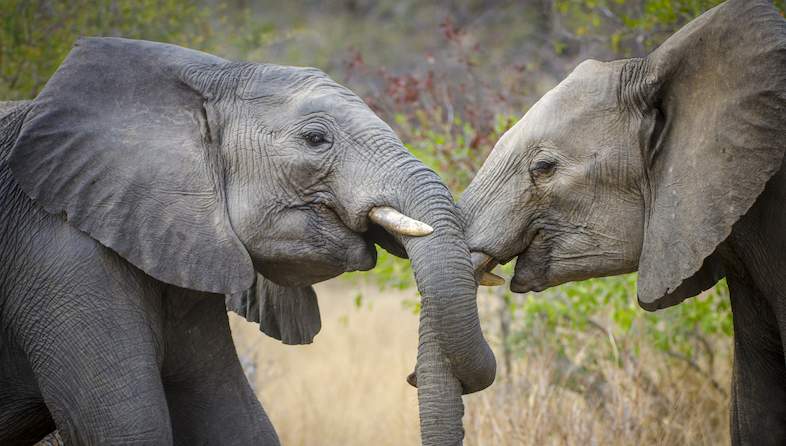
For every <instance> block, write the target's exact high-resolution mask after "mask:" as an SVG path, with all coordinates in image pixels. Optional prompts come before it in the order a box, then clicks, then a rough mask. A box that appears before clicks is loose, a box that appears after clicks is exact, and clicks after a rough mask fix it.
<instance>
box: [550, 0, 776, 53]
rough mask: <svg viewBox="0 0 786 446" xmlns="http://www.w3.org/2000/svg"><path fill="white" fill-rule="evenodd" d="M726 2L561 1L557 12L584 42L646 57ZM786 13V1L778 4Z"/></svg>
mask: <svg viewBox="0 0 786 446" xmlns="http://www.w3.org/2000/svg"><path fill="white" fill-rule="evenodd" d="M722 1H723V0H637V1H633V0H557V1H556V8H557V11H558V12H559V14H560V15H561V16H563V18H564V20H565V21H566V22H567V26H568V28H569V29H570V30H571V31H572V32H573V33H574V34H575V36H576V37H577V38H580V39H600V40H606V41H607V43H608V44H609V46H610V47H611V49H612V50H613V52H614V53H616V54H618V55H621V56H625V57H632V56H643V55H644V54H646V53H647V52H649V51H651V50H652V49H654V48H655V47H656V46H657V45H659V44H661V43H662V42H663V41H664V40H665V39H666V38H668V36H670V35H671V34H672V33H673V32H674V31H676V30H677V29H679V28H680V27H681V26H683V25H684V24H686V23H688V22H689V21H691V20H692V19H693V18H695V17H697V16H699V15H700V14H701V13H703V12H704V11H706V10H708V9H710V8H712V7H714V6H717V5H718V4H720V3H721V2H722ZM774 3H775V6H776V7H778V8H779V9H780V10H781V11H784V7H785V6H786V1H784V0H776V1H775V2H774Z"/></svg>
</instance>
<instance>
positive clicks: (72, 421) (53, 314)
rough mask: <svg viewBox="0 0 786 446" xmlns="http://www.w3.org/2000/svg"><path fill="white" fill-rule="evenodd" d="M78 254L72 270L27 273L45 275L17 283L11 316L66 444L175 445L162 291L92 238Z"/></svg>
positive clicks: (13, 328)
mask: <svg viewBox="0 0 786 446" xmlns="http://www.w3.org/2000/svg"><path fill="white" fill-rule="evenodd" d="M68 246H72V245H68ZM77 254H78V255H79V256H78V257H77ZM69 255H70V256H71V259H73V263H71V264H69V265H68V267H69V269H68V270H67V273H63V271H64V269H63V267H61V266H59V265H57V264H50V265H46V264H44V266H46V267H41V268H30V269H28V270H23V272H25V273H26V274H32V273H37V275H35V276H31V277H27V278H24V280H19V281H17V282H16V284H17V286H18V287H19V288H18V289H17V293H16V294H15V296H14V298H13V299H11V301H10V305H9V306H8V307H7V310H8V312H7V313H6V314H5V315H4V316H7V317H8V318H9V320H13V321H14V323H13V324H12V326H11V333H12V338H13V339H12V341H15V342H16V344H17V345H19V346H20V348H21V349H22V350H23V351H24V353H25V356H26V357H27V360H28V361H29V364H30V366H31V369H32V371H33V373H34V374H35V376H36V379H37V381H38V386H39V389H40V391H41V394H42V396H43V400H44V402H45V403H46V406H47V407H48V408H49V412H50V413H51V414H52V418H53V419H54V421H55V424H56V425H57V428H58V430H59V431H60V433H61V435H62V437H63V440H64V441H65V443H66V444H79V445H95V444H151V445H152V444H154V445H167V444H171V443H172V428H171V424H170V421H169V411H168V409H167V403H166V396H165V394H164V389H163V385H162V383H161V370H160V365H161V363H162V355H163V349H162V348H161V331H162V327H161V323H160V318H159V316H158V315H159V314H160V313H161V310H160V305H161V303H160V300H161V290H160V288H161V287H160V286H159V285H158V284H157V283H156V282H154V281H152V280H150V279H149V277H148V276H146V275H144V274H143V273H142V272H141V271H139V270H137V269H136V268H133V267H131V266H129V265H128V264H127V263H125V261H123V260H122V259H119V258H117V257H116V256H115V255H114V254H112V253H109V252H107V251H105V250H103V249H102V248H96V247H95V243H94V242H92V241H90V242H89V244H87V246H86V249H79V250H77V249H74V250H71V251H69ZM46 258H47V259H55V260H57V259H58V254H56V253H53V254H51V255H49V256H48V257H46ZM42 263H43V261H42Z"/></svg>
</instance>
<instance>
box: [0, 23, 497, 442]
mask: <svg viewBox="0 0 786 446" xmlns="http://www.w3.org/2000/svg"><path fill="white" fill-rule="evenodd" d="M4 108H5V109H6V112H5V114H4V115H3V116H2V117H0V328H1V329H2V331H0V444H24V443H33V442H35V441H36V440H38V439H40V438H41V437H43V436H44V435H45V434H47V433H48V432H49V431H51V430H52V429H54V428H55V427H56V428H57V429H59V430H60V432H61V433H62V435H63V437H64V440H65V441H66V442H70V443H74V444H156V445H161V444H172V443H176V444H242V445H247V444H277V443H278V439H277V436H276V433H275V431H274V429H273V427H272V426H271V425H270V422H269V421H268V419H267V417H266V416H265V412H264V411H263V409H262V407H261V405H260V404H259V402H258V401H257V399H256V397H255V395H254V394H253V392H252V391H251V389H250V387H249V385H248V383H247V381H246V379H245V377H244V375H243V372H242V370H241V367H240V364H239V362H238V359H237V356H236V353H235V350H234V346H233V344H232V339H231V337H230V332H229V326H228V321H227V315H226V307H225V298H224V295H227V296H228V297H227V298H226V300H227V302H228V303H229V305H230V307H231V308H233V309H235V310H236V311H239V312H241V313H242V314H244V315H245V316H246V317H247V318H249V319H253V320H257V321H260V323H261V324H262V329H263V330H264V331H266V332H267V333H269V334H271V335H273V336H276V337H278V338H280V339H282V340H283V341H285V342H288V343H302V342H310V340H311V338H313V335H314V334H315V333H316V331H317V330H318V329H319V316H318V309H317V308H316V297H315V295H314V293H313V290H312V289H311V288H310V286H309V285H310V284H312V283H315V282H318V281H321V280H325V279H328V278H330V277H334V276H336V275H338V274H340V273H342V272H344V271H353V270H367V269H369V268H372V267H373V266H374V264H375V261H376V257H375V249H374V244H375V243H376V244H380V245H382V246H383V247H386V248H387V249H389V250H390V251H391V252H394V253H396V254H398V255H401V256H405V255H406V256H409V258H410V259H411V261H412V263H413V269H414V271H415V275H416V279H417V282H418V286H419V289H420V290H421V293H422V295H423V302H422V305H423V312H422V315H421V329H420V331H421V342H420V348H419V352H418V363H417V367H416V373H417V377H418V383H419V384H420V388H419V397H420V403H421V406H420V413H421V420H422V432H423V434H422V435H423V442H424V444H448V443H456V442H460V441H461V435H463V431H462V429H461V414H462V410H463V406H462V405H461V393H462V392H465V393H466V392H473V391H477V390H480V389H482V388H484V387H486V386H488V385H489V384H490V383H491V382H492V381H493V379H494V372H495V362H494V357H493V354H492V353H491V351H490V349H489V347H488V345H487V344H486V341H485V340H484V339H483V335H482V333H481V331H480V326H479V323H478V316H477V307H476V303H475V291H476V286H477V285H476V283H475V279H474V276H473V271H472V265H471V262H470V257H469V251H468V249H467V246H466V242H465V240H464V233H463V226H462V220H461V217H460V215H459V214H458V211H457V208H456V207H455V205H454V204H453V201H452V197H451V195H450V193H449V192H448V190H447V188H446V187H445V186H444V185H443V183H442V182H441V181H440V179H439V178H438V177H437V175H436V174H434V172H432V171H431V170H429V169H428V168H426V167H425V166H424V165H423V164H422V163H421V162H419V161H418V160H417V159H415V158H414V157H412V155H411V154H409V153H408V152H407V150H406V149H405V148H404V146H403V145H402V143H401V142H400V141H399V139H398V138H397V137H396V135H395V134H394V133H393V131H392V130H391V129H390V128H389V127H388V126H387V125H386V124H384V123H383V122H382V121H381V120H380V119H379V118H378V117H377V116H376V115H375V114H374V113H373V112H372V111H371V110H370V109H369V108H368V107H367V106H366V105H365V104H364V103H363V102H362V101H361V100H360V99H359V98H358V97H357V96H356V95H354V94H353V93H351V92H350V91H349V90H347V89H345V88H343V87H341V86H340V85H338V84H336V83H335V82H333V81H332V80H330V79H329V78H328V77H327V76H326V75H324V74H323V73H322V72H320V71H318V70H315V69H307V68H293V67H283V66H274V65H264V64H249V63H235V62H229V61H226V60H224V59H221V58H218V57H214V56H211V55H208V54H205V53H201V52H197V51H192V50H188V49H184V48H180V47H176V46H172V45H166V44H159V43H153V42H144V41H132V40H125V39H113V38H89V39H82V40H80V41H79V42H78V43H77V44H76V46H75V48H74V49H73V50H72V52H71V53H70V55H69V56H68V57H67V59H66V60H65V62H64V63H63V64H62V66H61V67H60V68H59V69H58V71H57V72H56V73H55V75H54V76H53V77H52V78H51V79H50V80H49V82H48V83H47V85H46V87H45V88H44V90H43V91H42V92H41V94H40V95H39V96H38V97H37V98H36V99H35V100H34V101H32V102H20V103H15V104H12V105H10V106H9V105H7V104H6V105H4ZM405 214H406V215H405ZM414 219H418V220H414ZM431 231H433V233H431V234H430V235H429V233H430V232H431ZM436 253H438V254H439V255H435V254H436ZM258 273H261V275H258Z"/></svg>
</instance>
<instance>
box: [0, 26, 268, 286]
mask: <svg viewBox="0 0 786 446" xmlns="http://www.w3.org/2000/svg"><path fill="white" fill-rule="evenodd" d="M227 63H228V62H227V61H225V60H223V59H220V58H217V57H214V56H210V55H208V54H204V53H200V52H198V51H192V50H187V49H185V48H180V47H177V46H173V45H165V44H159V43H153V42H144V41H134V40H126V39H115V38H88V39H81V40H80V41H79V42H77V44H76V45H75V47H74V49H73V50H72V51H71V53H70V54H69V55H68V57H67V59H66V60H65V62H63V64H62V65H61V67H60V68H59V69H58V70H57V72H56V73H55V74H54V76H53V77H52V78H51V79H50V80H49V82H48V83H47V84H46V86H45V87H44V89H43V91H42V92H41V94H40V95H39V96H38V97H37V98H36V99H35V100H34V101H33V106H32V110H31V111H30V113H29V114H28V116H27V119H26V120H25V123H24V124H23V127H22V129H21V133H20V135H19V137H18V139H17V141H16V144H15V146H14V148H13V151H12V153H11V156H10V167H11V171H12V172H13V175H14V177H15V179H16V181H17V182H18V183H19V185H20V186H21V187H22V189H23V190H24V191H25V192H26V193H27V194H28V195H29V196H30V197H31V198H32V199H33V200H35V201H36V202H38V203H39V204H40V205H41V206H43V207H44V208H45V209H46V210H47V211H49V212H51V213H54V214H61V215H63V216H64V218H65V219H67V221H68V222H69V223H71V224H72V225H74V226H76V227H77V228H79V229H81V230H82V231H84V232H86V233H87V234H89V235H90V236H92V237H93V238H94V239H96V240H98V241H99V242H100V243H102V244H103V245H105V246H107V247H108V248H110V249H112V250H114V251H115V252H117V253H118V254H119V255H121V256H122V257H124V258H125V259H127V260H128V261H130V262H131V263H133V264H134V265H135V266H137V267H138V268H140V269H141V270H143V271H145V272H146V273H148V274H150V275H151V276H153V277H155V278H156V279H159V280H161V281H164V282H167V283H170V284H173V285H177V286H180V287H184V288H190V289H195V290H200V291H207V292H215V293H222V294H223V293H230V292H236V291H240V290H243V289H247V288H249V287H250V286H251V285H252V284H253V280H254V275H255V273H254V270H253V267H252V263H251V259H250V257H249V255H248V253H247V251H246V250H245V248H244V247H243V245H242V244H241V242H240V240H239V239H238V238H237V236H236V235H235V233H234V231H233V230H232V228H231V226H230V222H229V217H228V214H227V209H226V204H225V201H224V197H223V177H222V175H223V171H222V168H221V165H220V155H219V154H218V148H217V146H216V145H215V144H214V143H213V141H212V140H211V134H212V135H215V134H216V133H217V132H216V131H215V129H213V131H212V133H211V129H210V125H211V124H210V123H209V122H208V120H207V113H206V111H205V109H204V108H203V107H204V104H205V102H206V101H207V98H208V97H209V93H208V92H204V91H198V89H197V87H195V85H198V84H205V82H204V79H205V77H207V76H202V74H203V72H204V70H208V69H209V68H211V67H212V68H214V69H217V68H218V67H221V66H223V65H225V64H227ZM200 79H201V81H199V80H200Z"/></svg>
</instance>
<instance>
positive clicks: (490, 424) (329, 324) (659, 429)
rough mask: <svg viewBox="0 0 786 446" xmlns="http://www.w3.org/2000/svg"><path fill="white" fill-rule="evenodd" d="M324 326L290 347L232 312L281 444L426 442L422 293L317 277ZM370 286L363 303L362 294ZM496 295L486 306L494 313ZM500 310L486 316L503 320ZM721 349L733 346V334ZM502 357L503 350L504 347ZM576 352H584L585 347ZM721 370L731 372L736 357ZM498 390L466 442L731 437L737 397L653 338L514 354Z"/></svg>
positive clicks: (475, 402) (487, 394) (483, 397)
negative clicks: (417, 300) (567, 352)
mask: <svg viewBox="0 0 786 446" xmlns="http://www.w3.org/2000/svg"><path fill="white" fill-rule="evenodd" d="M317 292H318V295H319V298H320V301H319V302H320V306H321V307H322V318H323V328H322V333H320V334H319V335H318V336H317V338H316V340H315V343H314V344H312V345H309V346H296V347H293V346H285V345H282V344H280V343H278V342H277V341H274V340H272V339H269V338H267V337H265V336H264V335H262V334H260V333H259V332H258V331H257V330H258V329H257V326H256V325H254V324H250V323H247V322H245V321H243V320H240V319H239V318H233V319H232V327H233V332H234V333H235V338H236V344H237V346H238V351H239V352H240V354H241V357H242V358H244V359H245V360H246V362H247V363H248V364H247V365H248V366H249V367H248V370H249V372H250V375H251V376H252V378H251V380H252V382H253V384H254V386H255V388H256V390H257V393H258V395H259V397H260V399H261V400H262V401H263V404H264V405H265V408H266V410H267V411H268V413H269V415H270V417H271V418H272V420H273V423H274V424H275V426H276V428H277V430H278V433H279V436H280V437H281V440H282V443H283V444H284V445H289V446H300V445H380V446H384V445H416V444H418V441H419V435H418V419H417V400H416V391H415V389H412V388H410V387H409V385H408V384H406V382H405V381H404V378H405V377H406V375H407V374H408V373H409V372H410V371H411V369H412V366H413V364H414V361H415V354H416V348H417V317H416V316H414V315H413V314H412V313H411V312H410V311H408V310H405V309H403V308H402V305H401V298H402V297H408V298H413V294H412V293H411V292H407V293H401V292H387V291H386V292H384V293H380V292H378V291H377V289H376V288H375V287H373V286H355V285H350V284H348V283H347V282H344V281H340V280H339V281H332V282H329V283H326V284H322V285H319V286H317ZM358 292H361V293H362V294H363V296H364V298H365V299H364V304H363V307H362V308H360V309H358V308H356V307H355V305H354V296H355V295H356V294H357V293H358ZM486 307H488V305H484V308H482V313H483V314H490V313H491V312H492V311H490V309H489V308H486ZM493 328H494V327H493V321H491V322H489V323H488V324H486V329H487V330H488V331H491V330H493ZM720 347H721V348H719V351H721V352H726V351H728V346H727V345H722V346H720ZM499 357H500V356H499V355H498V358H499ZM574 360H575V358H574ZM716 362H717V364H719V366H718V367H721V369H720V370H716V373H715V374H714V375H715V377H716V379H717V380H718V381H720V382H721V383H723V387H724V390H726V389H725V387H727V384H726V383H728V382H729V378H728V377H729V365H730V363H729V358H728V357H727V356H723V355H721V356H719V357H718V360H717V361H716ZM511 369H512V370H511V371H510V373H506V372H505V371H504V370H502V371H501V372H500V374H499V376H498V378H497V381H496V382H495V384H494V385H493V386H492V387H491V388H490V389H488V390H486V391H484V392H481V393H478V394H475V395H470V396H468V397H466V398H465V403H466V407H467V408H466V411H467V413H466V415H465V426H466V428H467V432H466V441H465V444H467V445H478V446H479V445H596V444H598V445H631V444H659V445H683V444H690V445H702V444H706V445H719V444H721V445H722V444H728V443H729V438H728V437H729V435H728V421H727V419H728V415H727V414H728V397H727V396H726V395H724V394H723V393H722V392H719V391H718V390H716V389H715V388H713V386H712V385H711V383H710V382H709V381H708V380H706V379H704V378H702V377H701V376H700V375H698V374H696V373H695V372H693V371H692V370H691V369H690V368H689V367H688V366H687V365H686V364H683V363H680V362H679V361H674V360H670V359H669V358H668V357H666V356H665V355H663V354H662V353H659V352H655V351H652V350H648V349H647V347H646V346H642V352H641V355H640V356H639V357H638V359H637V360H635V361H634V360H630V361H627V362H626V363H625V365H624V366H623V367H619V366H617V365H616V364H612V363H609V364H608V366H607V367H603V368H602V370H600V371H597V370H596V371H595V372H590V371H586V370H578V371H574V372H570V370H573V369H571V368H570V366H569V365H567V364H566V363H565V361H564V359H560V357H559V356H558V355H556V354H555V353H554V352H550V351H542V352H535V353H532V354H530V355H529V356H528V357H526V358H521V359H518V360H515V361H513V364H512V366H511Z"/></svg>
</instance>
